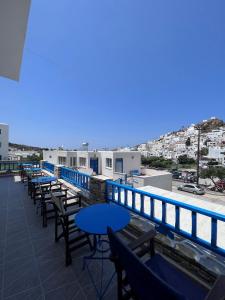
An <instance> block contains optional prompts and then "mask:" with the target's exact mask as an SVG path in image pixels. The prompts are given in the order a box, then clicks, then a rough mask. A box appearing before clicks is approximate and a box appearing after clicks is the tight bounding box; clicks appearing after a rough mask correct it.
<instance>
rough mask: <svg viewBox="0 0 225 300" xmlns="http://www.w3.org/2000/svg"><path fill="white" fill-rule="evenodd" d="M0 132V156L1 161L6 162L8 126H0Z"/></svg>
mask: <svg viewBox="0 0 225 300" xmlns="http://www.w3.org/2000/svg"><path fill="white" fill-rule="evenodd" d="M0 131H1V133H0V143H1V147H0V156H1V158H2V160H8V150H9V126H8V125H7V124H0Z"/></svg>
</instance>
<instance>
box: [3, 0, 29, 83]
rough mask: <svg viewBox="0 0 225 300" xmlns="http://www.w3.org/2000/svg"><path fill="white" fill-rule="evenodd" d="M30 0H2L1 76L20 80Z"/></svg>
mask: <svg viewBox="0 0 225 300" xmlns="http://www.w3.org/2000/svg"><path fill="white" fill-rule="evenodd" d="M30 2H31V1H30V0H0V76H3V77H7V78H10V79H13V80H17V81H18V80H19V76H20V68H21V62H22V55H23V48H24V41H25V35H26V31H27V22H28V15H29V10H30Z"/></svg>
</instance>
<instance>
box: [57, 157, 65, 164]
mask: <svg viewBox="0 0 225 300" xmlns="http://www.w3.org/2000/svg"><path fill="white" fill-rule="evenodd" d="M58 162H59V164H60V165H65V164H66V157H64V156H58Z"/></svg>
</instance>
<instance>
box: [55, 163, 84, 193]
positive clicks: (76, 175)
mask: <svg viewBox="0 0 225 300" xmlns="http://www.w3.org/2000/svg"><path fill="white" fill-rule="evenodd" d="M60 178H62V179H64V180H66V181H68V182H69V183H71V184H73V185H75V186H77V187H79V188H82V189H85V190H89V182H90V176H89V175H87V174H84V173H81V172H78V171H76V170H73V169H70V168H66V167H62V168H61V175H60Z"/></svg>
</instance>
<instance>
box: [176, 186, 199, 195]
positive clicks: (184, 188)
mask: <svg viewBox="0 0 225 300" xmlns="http://www.w3.org/2000/svg"><path fill="white" fill-rule="evenodd" d="M177 189H178V190H179V191H184V192H189V193H193V194H196V195H204V194H205V191H204V189H203V188H202V187H200V186H199V185H197V184H182V185H180V186H178V188H177Z"/></svg>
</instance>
